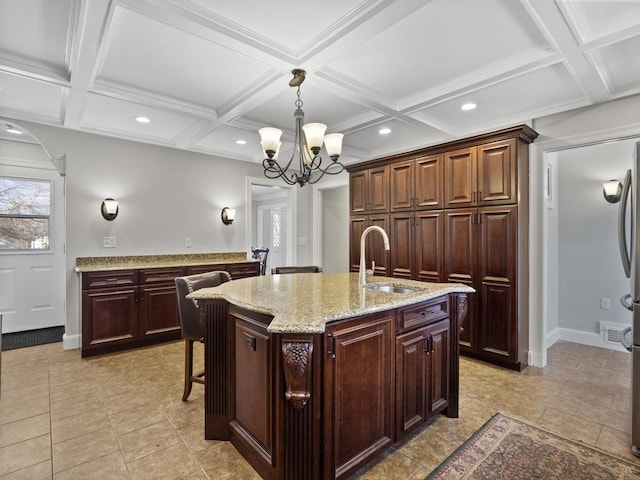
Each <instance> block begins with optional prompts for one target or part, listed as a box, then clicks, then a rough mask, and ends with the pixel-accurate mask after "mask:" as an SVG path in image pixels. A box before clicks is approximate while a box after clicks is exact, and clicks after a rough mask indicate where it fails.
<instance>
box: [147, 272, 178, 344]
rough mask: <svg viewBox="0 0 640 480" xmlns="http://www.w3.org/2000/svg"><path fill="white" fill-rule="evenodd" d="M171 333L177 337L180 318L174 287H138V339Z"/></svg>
mask: <svg viewBox="0 0 640 480" xmlns="http://www.w3.org/2000/svg"><path fill="white" fill-rule="evenodd" d="M172 332H173V333H176V334H178V335H177V337H179V332H180V317H179V316H178V297H177V295H176V287H175V285H149V286H144V287H140V337H141V338H147V337H150V336H162V335H166V334H169V333H172Z"/></svg>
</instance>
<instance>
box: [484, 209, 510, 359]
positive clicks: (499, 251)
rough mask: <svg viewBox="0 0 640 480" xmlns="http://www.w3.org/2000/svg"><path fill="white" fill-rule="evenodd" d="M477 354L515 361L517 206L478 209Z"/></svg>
mask: <svg viewBox="0 0 640 480" xmlns="http://www.w3.org/2000/svg"><path fill="white" fill-rule="evenodd" d="M479 226H480V237H481V240H480V242H481V243H480V244H481V246H482V248H481V254H480V272H481V286H480V290H479V293H480V295H481V298H482V301H481V313H480V321H479V325H478V334H479V342H478V343H479V347H480V349H481V351H482V352H483V353H485V354H487V355H489V356H492V357H494V358H497V359H506V360H507V359H508V360H513V361H517V354H518V352H517V351H516V350H517V341H518V338H517V321H516V320H517V319H516V317H515V295H514V291H515V285H514V282H515V271H516V246H517V243H516V234H517V207H515V206H510V207H485V208H481V209H480V225H479Z"/></svg>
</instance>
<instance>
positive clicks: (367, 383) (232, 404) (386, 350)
mask: <svg viewBox="0 0 640 480" xmlns="http://www.w3.org/2000/svg"><path fill="white" fill-rule="evenodd" d="M350 277H351V278H353V276H350ZM355 281H357V280H355ZM260 282H261V280H258V282H257V284H258V285H260ZM356 285H357V284H356ZM283 288H285V290H284V291H283V292H284V293H287V292H289V293H292V292H295V291H296V289H297V287H296V286H295V285H292V286H291V288H290V289H287V287H286V286H283ZM321 290H322V289H321ZM327 290H328V289H326V290H325V293H326V291H327ZM349 290H350V291H351V294H353V292H352V290H351V289H349ZM358 290H360V289H359V288H358ZM318 295H319V298H323V292H322V291H320V292H318ZM356 295H358V296H359V294H358V293H356ZM294 296H295V295H294ZM242 298H246V297H245V296H244V295H241V296H240V297H236V298H234V303H246V302H245V301H243V300H241V299H242ZM253 301H255V299H254V300H253ZM234 303H231V302H229V301H227V300H223V299H211V298H200V299H198V306H199V309H200V312H201V314H202V315H203V316H204V318H205V319H206V322H205V323H206V330H205V365H206V366H207V367H206V368H207V383H206V384H205V399H204V418H205V427H204V431H205V438H206V439H208V440H229V441H231V443H232V444H233V445H234V447H235V448H236V449H237V451H238V452H239V453H240V454H241V455H242V456H243V457H244V458H245V459H246V460H247V461H248V462H249V463H250V464H251V465H252V466H253V468H254V469H255V470H256V471H257V472H258V474H259V475H260V476H261V477H262V478H268V479H308V480H321V479H323V480H329V479H339V480H342V479H346V478H352V476H353V474H354V473H355V472H356V471H357V470H358V469H360V468H362V467H363V466H364V465H366V464H367V463H369V462H371V461H372V459H373V458H375V456H376V455H378V454H379V453H380V452H382V451H384V450H385V449H387V448H389V447H390V446H391V445H392V444H394V443H395V442H398V441H400V440H401V439H402V438H403V437H405V435H406V434H408V433H409V431H410V430H411V429H413V428H416V427H418V426H419V425H420V424H423V423H424V422H425V421H426V420H427V419H429V418H430V417H431V416H433V415H435V414H438V413H443V414H445V415H447V416H448V417H450V418H457V417H458V390H459V388H458V383H459V381H458V376H459V368H458V364H459V357H458V355H459V351H458V349H457V331H458V324H459V322H460V320H462V318H464V315H465V313H466V294H465V293H451V294H442V295H440V296H438V297H436V298H432V299H430V300H426V301H419V302H418V303H414V304H411V305H406V306H404V307H400V308H391V307H392V304H387V305H386V306H385V307H383V308H386V309H385V310H382V311H374V312H372V311H370V309H367V308H365V309H364V310H363V311H362V312H363V313H362V314H361V315H359V316H353V317H350V318H346V319H342V320H336V321H333V322H329V323H327V324H325V328H324V331H323V332H316V333H285V332H281V333H274V332H270V331H269V329H268V326H269V324H270V323H271V321H272V318H273V317H271V316H270V315H265V314H262V313H258V312H255V311H253V310H247V309H244V308H240V307H238V306H237V305H235V304H234ZM358 303H359V302H358ZM385 303H386V302H385ZM371 306H372V307H373V305H371ZM296 308H297V307H296ZM371 310H375V309H374V308H372V309H371Z"/></svg>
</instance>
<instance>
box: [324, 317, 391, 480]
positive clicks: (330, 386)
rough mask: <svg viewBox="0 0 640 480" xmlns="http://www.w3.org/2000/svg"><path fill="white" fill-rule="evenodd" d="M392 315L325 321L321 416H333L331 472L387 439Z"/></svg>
mask: <svg viewBox="0 0 640 480" xmlns="http://www.w3.org/2000/svg"><path fill="white" fill-rule="evenodd" d="M393 337H394V315H393V311H392V312H386V314H384V315H377V316H374V317H372V318H371V319H367V321H364V322H363V321H362V320H355V321H347V322H343V323H340V324H337V325H331V326H327V329H326V333H325V342H326V344H327V345H328V349H329V350H328V352H329V357H330V359H331V361H330V363H329V365H328V366H327V368H326V374H325V384H324V391H325V402H324V405H325V411H324V415H325V418H332V419H333V426H332V427H333V428H332V429H331V430H332V431H331V432H330V433H331V439H330V440H329V442H328V443H330V444H331V445H333V454H332V455H331V458H327V460H326V461H327V462H331V465H330V466H329V467H328V470H329V471H332V472H334V474H335V476H331V477H330V478H337V477H341V476H343V475H344V474H345V473H346V472H348V471H349V470H350V469H351V468H352V466H353V465H357V464H361V463H362V462H363V461H364V460H365V459H366V458H367V457H370V456H371V455H375V453H377V452H380V451H382V450H384V449H385V448H387V447H388V446H389V445H391V444H392V443H393V438H394V436H393V410H392V407H393V402H392V400H393V399H392V392H393V388H392V386H393V372H392V362H391V361H390V360H391V359H392V358H393V356H392V352H393Z"/></svg>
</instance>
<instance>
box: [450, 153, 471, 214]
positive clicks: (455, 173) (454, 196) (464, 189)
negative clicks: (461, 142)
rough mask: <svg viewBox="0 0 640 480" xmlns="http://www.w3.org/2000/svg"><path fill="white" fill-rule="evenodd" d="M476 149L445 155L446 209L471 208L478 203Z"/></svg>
mask: <svg viewBox="0 0 640 480" xmlns="http://www.w3.org/2000/svg"><path fill="white" fill-rule="evenodd" d="M476 156H477V149H476V147H471V148H463V149H461V150H455V151H452V152H446V153H445V154H444V160H443V161H444V194H445V208H457V207H470V206H471V205H474V204H475V203H476V185H477V182H476V176H477V173H476Z"/></svg>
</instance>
